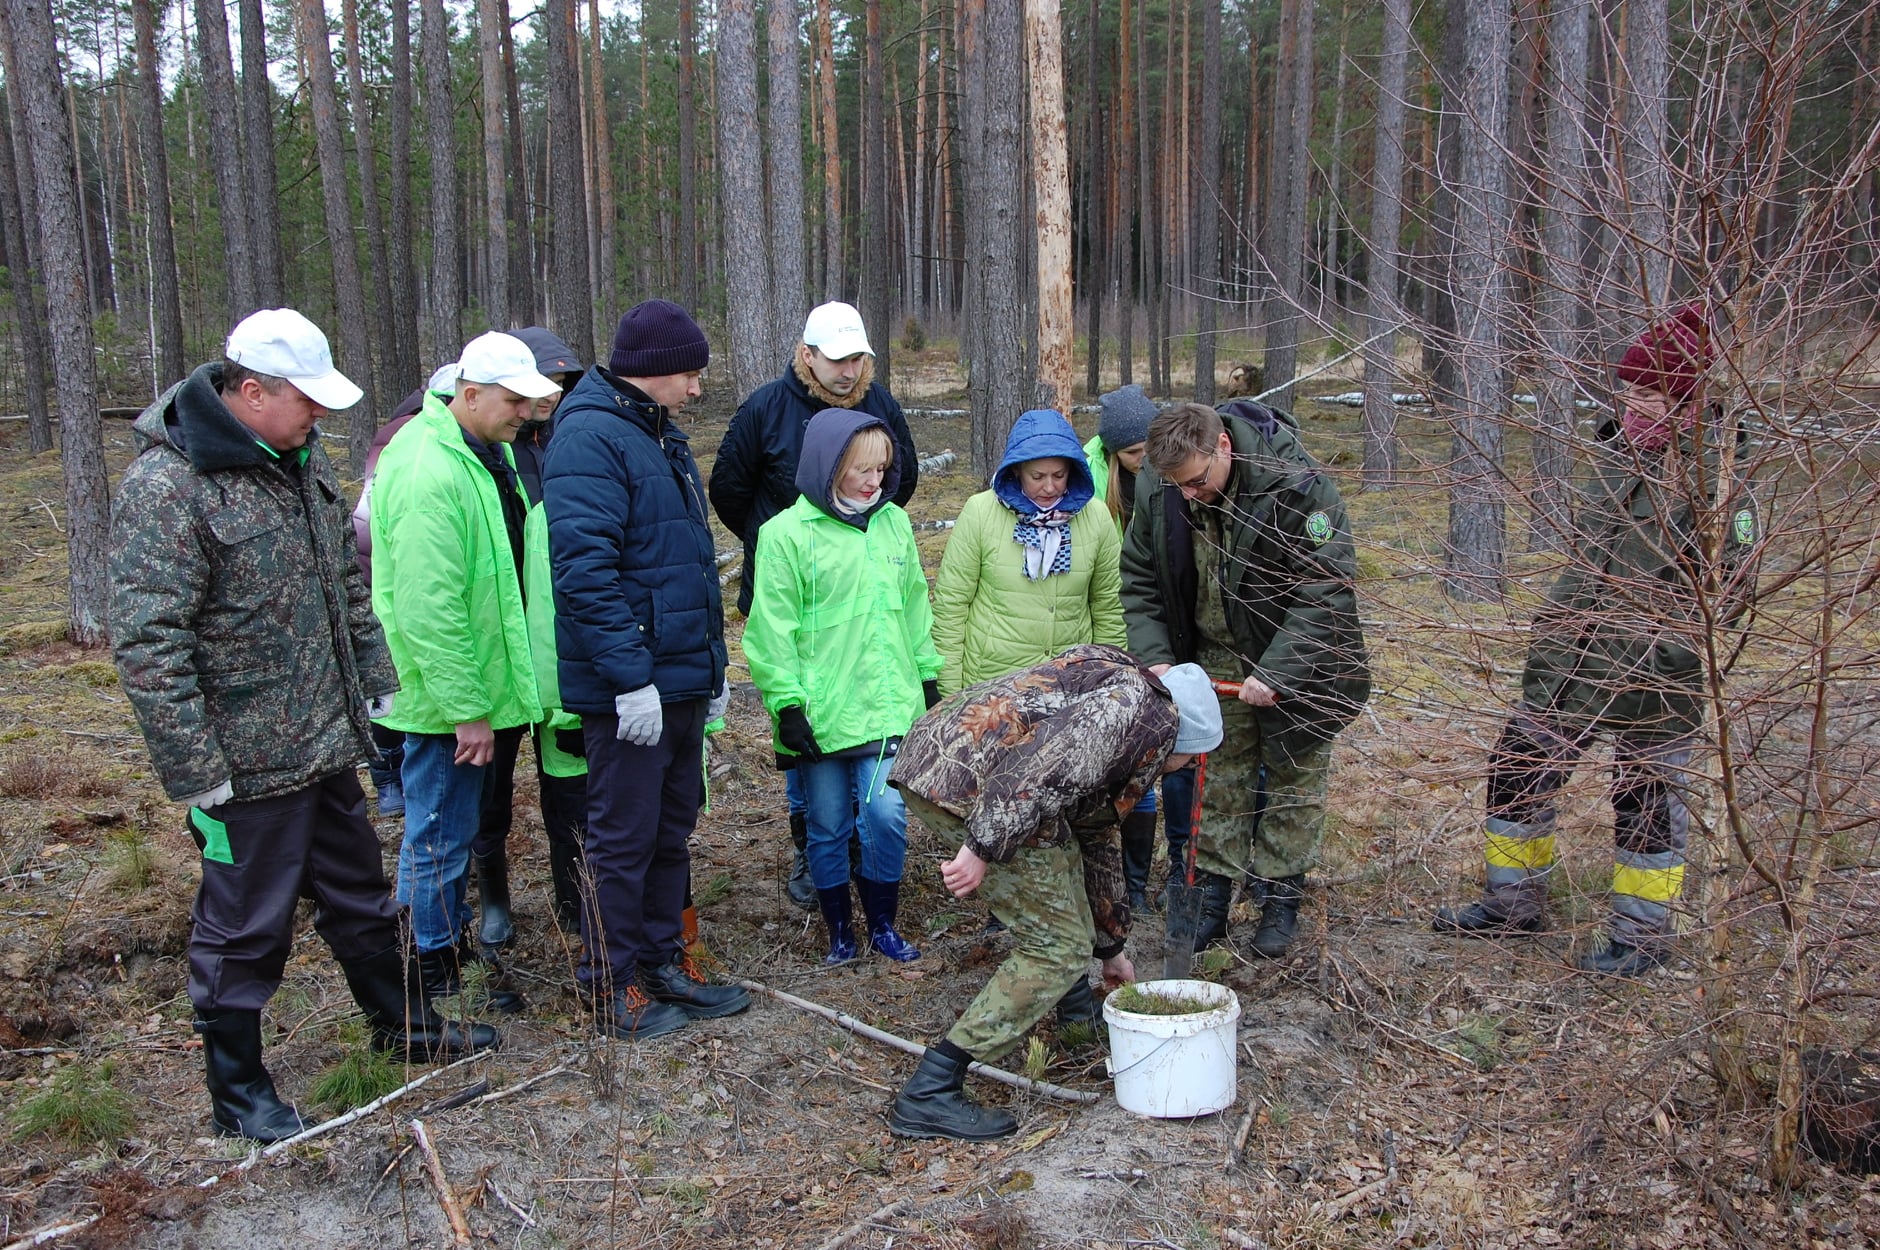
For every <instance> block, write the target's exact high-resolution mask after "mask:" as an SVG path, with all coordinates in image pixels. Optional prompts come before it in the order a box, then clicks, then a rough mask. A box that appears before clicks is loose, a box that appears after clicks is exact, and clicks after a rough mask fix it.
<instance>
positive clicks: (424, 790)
mask: <svg viewBox="0 0 1880 1250" xmlns="http://www.w3.org/2000/svg"><path fill="white" fill-rule="evenodd" d="M456 754H457V735H455V734H406V735H405V762H404V767H403V769H402V770H401V772H402V777H403V781H404V785H405V840H404V841H403V842H402V843H401V844H400V845H399V847H398V901H399V903H400V904H402V905H404V906H406V907H409V908H410V909H411V935H412V937H413V939H414V940H415V941H416V942H417V946H418V949H419V950H421V951H435V950H443V949H444V948H446V947H449V946H455V945H456V944H457V938H458V936H459V935H460V934H462V933H463V931H464V926H465V925H467V924H469V922H470V904H469V903H468V902H466V901H465V900H464V885H465V874H466V872H467V870H468V869H469V866H470V843H471V842H473V841H474V840H475V839H476V836H477V824H478V822H479V821H480V820H481V819H482V816H483V791H484V787H485V784H486V782H487V781H488V780H489V774H490V770H489V769H488V768H483V767H476V766H473V765H469V764H458V763H455V762H454V758H455V756H456Z"/></svg>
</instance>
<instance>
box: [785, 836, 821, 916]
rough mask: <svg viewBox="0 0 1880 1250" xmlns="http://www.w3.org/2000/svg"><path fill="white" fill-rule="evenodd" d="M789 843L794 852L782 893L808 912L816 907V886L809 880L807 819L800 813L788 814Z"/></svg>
mask: <svg viewBox="0 0 1880 1250" xmlns="http://www.w3.org/2000/svg"><path fill="white" fill-rule="evenodd" d="M790 843H791V845H793V846H795V847H796V851H795V854H794V855H793V856H792V857H791V859H790V879H789V881H787V882H785V883H784V887H783V889H784V893H786V894H788V895H789V896H790V901H791V902H792V903H795V904H796V905H797V906H798V907H801V908H802V909H803V910H804V911H810V910H812V909H813V908H814V907H815V906H816V885H815V883H814V882H812V881H811V880H810V879H809V817H808V816H806V815H804V814H803V813H802V812H791V813H790Z"/></svg>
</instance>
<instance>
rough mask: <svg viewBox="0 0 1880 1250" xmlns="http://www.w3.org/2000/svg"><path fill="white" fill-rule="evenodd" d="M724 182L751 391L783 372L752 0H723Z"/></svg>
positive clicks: (730, 311) (732, 292)
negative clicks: (774, 317) (777, 352)
mask: <svg viewBox="0 0 1880 1250" xmlns="http://www.w3.org/2000/svg"><path fill="white" fill-rule="evenodd" d="M716 51H717V56H716V62H717V64H716V69H717V74H718V110H717V112H718V118H717V121H718V185H719V188H720V189H719V197H718V198H719V201H720V203H721V204H722V205H723V210H724V248H725V290H726V296H727V297H726V301H725V321H726V324H727V328H728V329H729V330H730V332H731V382H732V386H733V388H734V389H735V391H736V393H737V394H738V395H740V396H743V395H749V394H750V393H751V392H752V391H754V390H756V389H757V388H758V387H759V386H761V385H763V384H764V382H766V381H768V380H769V378H770V376H771V375H772V374H773V373H774V372H775V371H776V368H777V361H776V357H775V356H774V355H773V354H772V352H773V349H774V342H775V339H774V336H775V333H776V326H775V324H774V323H773V322H772V321H771V319H770V270H769V261H768V259H767V257H766V256H765V246H764V243H765V238H766V237H767V228H766V226H765V223H764V147H763V134H762V132H761V131H759V130H758V128H757V127H756V126H755V125H754V124H753V122H754V121H755V120H756V117H757V12H756V7H755V5H754V4H753V3H752V0H718V41H717V50H716Z"/></svg>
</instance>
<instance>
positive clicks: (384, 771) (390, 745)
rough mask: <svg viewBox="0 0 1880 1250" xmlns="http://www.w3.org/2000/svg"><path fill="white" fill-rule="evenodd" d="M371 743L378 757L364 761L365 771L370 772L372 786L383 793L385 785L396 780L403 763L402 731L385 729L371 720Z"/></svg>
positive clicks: (403, 740) (403, 742) (403, 745)
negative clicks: (376, 750)
mask: <svg viewBox="0 0 1880 1250" xmlns="http://www.w3.org/2000/svg"><path fill="white" fill-rule="evenodd" d="M372 745H373V746H375V747H377V748H378V749H379V758H378V759H376V760H368V761H366V771H367V772H369V773H371V774H372V788H373V789H374V790H377V791H378V792H379V793H380V794H384V793H385V787H386V786H389V785H391V784H393V783H394V782H396V781H398V770H399V769H400V768H402V767H403V766H404V763H405V735H404V732H403V731H402V730H398V729H387V728H386V727H385V726H383V725H381V724H379V723H378V722H377V721H374V722H372Z"/></svg>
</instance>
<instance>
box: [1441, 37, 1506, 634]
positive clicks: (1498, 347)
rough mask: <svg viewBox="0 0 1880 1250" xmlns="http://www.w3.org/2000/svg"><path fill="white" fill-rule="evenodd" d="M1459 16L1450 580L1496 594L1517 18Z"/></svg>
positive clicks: (1453, 590)
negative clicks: (1511, 62)
mask: <svg viewBox="0 0 1880 1250" xmlns="http://www.w3.org/2000/svg"><path fill="white" fill-rule="evenodd" d="M1449 21H1450V23H1452V25H1451V29H1450V33H1449V37H1450V38H1460V40H1461V45H1462V46H1461V57H1462V72H1461V75H1460V78H1459V81H1458V82H1457V83H1456V84H1455V85H1456V87H1457V88H1458V91H1457V95H1456V97H1455V107H1456V110H1457V111H1458V112H1459V114H1460V118H1459V126H1458V130H1457V142H1458V148H1457V152H1456V158H1457V159H1456V168H1457V180H1456V187H1455V204H1456V229H1455V250H1454V253H1453V255H1452V260H1451V263H1450V273H1451V275H1452V279H1451V280H1452V281H1453V283H1454V284H1455V285H1454V297H1455V307H1456V350H1455V358H1456V375H1457V384H1458V393H1457V395H1456V401H1457V402H1456V405H1455V407H1454V409H1453V410H1452V411H1451V413H1450V414H1449V419H1450V422H1451V428H1452V429H1453V430H1454V436H1453V439H1452V442H1451V452H1450V459H1451V463H1452V465H1453V468H1452V472H1453V474H1454V478H1453V480H1452V481H1451V484H1450V490H1449V542H1448V546H1447V550H1446V551H1445V553H1444V554H1445V559H1444V576H1443V587H1444V589H1445V590H1446V591H1448V593H1449V594H1450V596H1451V597H1452V598H1456V599H1463V600H1489V599H1495V598H1498V597H1499V596H1500V594H1501V579H1502V568H1503V565H1504V563H1505V561H1506V553H1507V542H1508V538H1507V517H1506V504H1505V503H1504V501H1503V493H1502V426H1503V422H1504V420H1505V418H1506V414H1507V403H1508V379H1507V366H1506V362H1505V360H1504V357H1503V348H1502V342H1503V337H1504V334H1505V329H1506V327H1507V325H1508V313H1509V307H1508V305H1509V290H1508V271H1507V267H1506V266H1505V265H1504V264H1503V263H1502V257H1503V253H1504V251H1505V249H1506V247H1507V237H1506V234H1505V232H1506V231H1507V229H1508V223H1509V221H1510V220H1511V219H1512V215H1511V214H1510V212H1509V206H1508V194H1507V187H1508V163H1507V152H1506V146H1505V145H1506V142H1507V134H1508V54H1509V49H1510V46H1511V38H1510V34H1511V32H1510V24H1511V23H1510V13H1509V9H1508V5H1507V3H1506V0H1494V2H1493V3H1489V2H1487V0H1451V3H1450V8H1449ZM1447 107H1449V105H1448V102H1447V101H1445V108H1447Z"/></svg>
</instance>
